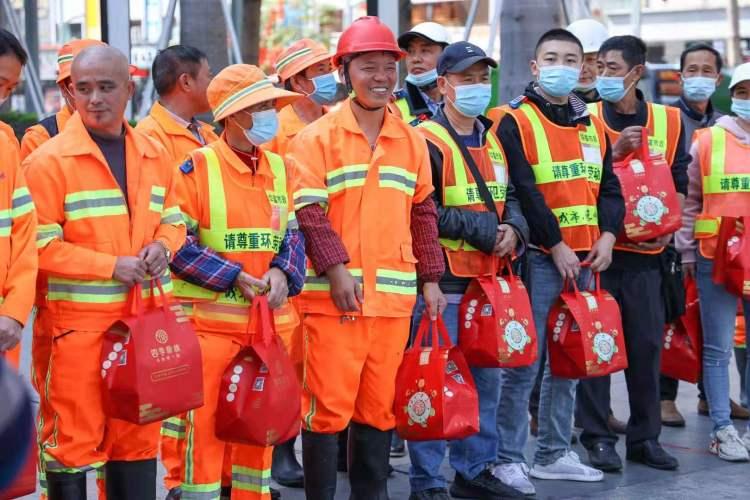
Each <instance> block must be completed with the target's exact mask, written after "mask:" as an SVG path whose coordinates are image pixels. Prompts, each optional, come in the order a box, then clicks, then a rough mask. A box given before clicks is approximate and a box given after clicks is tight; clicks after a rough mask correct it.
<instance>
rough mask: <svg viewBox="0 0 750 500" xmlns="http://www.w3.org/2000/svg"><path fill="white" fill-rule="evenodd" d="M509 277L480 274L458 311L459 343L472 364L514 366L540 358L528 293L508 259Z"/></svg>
mask: <svg viewBox="0 0 750 500" xmlns="http://www.w3.org/2000/svg"><path fill="white" fill-rule="evenodd" d="M505 267H506V269H507V270H508V275H507V277H503V276H496V273H494V272H493V273H492V275H491V276H479V277H477V278H474V279H473V280H472V281H471V283H470V284H469V288H468V289H467V290H466V293H465V294H464V296H463V299H462V300H461V305H460V306H459V310H458V317H459V325H458V346H459V348H461V351H462V352H463V353H464V357H465V358H466V362H467V363H469V365H470V366H479V367H484V368H515V367H519V366H529V365H531V364H532V363H534V361H536V357H537V335H536V327H535V325H534V316H533V314H532V312H531V302H530V301H529V294H528V292H527V291H526V287H525V286H524V285H523V282H522V281H521V280H520V279H518V278H517V277H516V276H515V275H514V274H513V270H512V269H511V266H510V260H508V259H506V260H505Z"/></svg>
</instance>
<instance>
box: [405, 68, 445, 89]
mask: <svg viewBox="0 0 750 500" xmlns="http://www.w3.org/2000/svg"><path fill="white" fill-rule="evenodd" d="M437 77H438V74H437V69H434V68H433V69H431V70H430V71H427V72H425V73H421V74H419V75H413V74H411V73H409V74H408V75H406V78H405V80H406V81H407V82H409V83H411V84H412V85H415V86H417V87H427V86H429V85H432V84H433V83H435V82H436V81H437Z"/></svg>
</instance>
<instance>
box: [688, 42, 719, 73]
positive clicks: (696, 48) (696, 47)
mask: <svg viewBox="0 0 750 500" xmlns="http://www.w3.org/2000/svg"><path fill="white" fill-rule="evenodd" d="M704 50H705V51H706V52H710V53H711V54H713V56H714V57H715V58H716V72H717V73H718V72H720V71H721V68H722V67H723V66H724V61H723V60H722V58H721V54H719V51H718V50H716V49H715V48H713V47H712V46H711V45H709V44H707V43H703V42H700V43H694V44H692V45H688V47H687V48H686V49H685V50H683V51H682V54H680V71H682V70H684V69H685V59H687V56H688V54H692V53H693V52H701V51H704Z"/></svg>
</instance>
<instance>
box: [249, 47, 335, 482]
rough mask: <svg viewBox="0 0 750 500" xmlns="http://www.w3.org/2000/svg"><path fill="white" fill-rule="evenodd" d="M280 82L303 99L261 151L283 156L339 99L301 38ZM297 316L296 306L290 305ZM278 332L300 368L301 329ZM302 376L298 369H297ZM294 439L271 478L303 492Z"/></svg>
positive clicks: (284, 59) (318, 52)
mask: <svg viewBox="0 0 750 500" xmlns="http://www.w3.org/2000/svg"><path fill="white" fill-rule="evenodd" d="M275 69H276V73H277V75H278V77H279V81H280V82H281V83H283V85H284V88H285V89H286V90H289V91H292V92H297V93H298V94H302V95H304V96H306V98H303V99H297V100H296V101H294V102H293V103H292V104H290V105H289V106H286V107H285V108H283V109H282V110H281V111H280V112H279V132H278V134H276V137H274V138H273V140H271V141H270V142H269V143H268V144H266V145H265V146H264V148H266V149H268V150H269V151H273V152H274V153H276V154H278V155H280V156H281V157H282V158H283V157H284V156H286V153H287V149H288V148H289V143H290V142H291V141H292V139H294V137H295V136H296V135H297V133H299V131H300V130H302V129H303V128H305V127H306V126H307V125H308V124H310V123H312V122H314V121H315V120H317V119H318V118H320V117H321V116H323V115H324V114H325V113H326V111H327V108H326V106H327V105H330V104H333V103H334V102H335V99H336V97H337V96H338V95H339V92H338V90H339V87H340V84H338V83H337V82H336V78H335V77H334V75H333V67H332V66H331V54H330V53H329V52H328V50H327V49H326V48H325V47H324V46H323V45H321V44H320V43H318V42H316V41H314V40H310V39H309V38H303V39H302V40H299V41H297V42H294V43H293V44H292V45H290V46H289V47H288V48H287V49H286V50H285V51H284V52H282V53H281V54H280V55H279V57H278V59H277V60H276V64H275ZM292 306H293V307H294V308H295V309H296V310H297V312H298V313H299V304H298V302H297V301H292ZM277 332H278V333H279V335H280V336H281V338H282V339H283V340H284V343H285V345H286V346H287V349H288V350H289V356H291V358H292V362H293V363H294V364H295V366H299V365H301V364H302V325H301V323H299V322H297V325H296V326H295V327H294V328H279V327H278V325H277ZM300 372H301V369H300ZM295 441H296V438H295V439H290V440H289V441H287V442H286V443H282V444H280V445H278V446H275V447H274V449H273V467H272V469H271V475H272V477H273V479H274V481H276V482H277V483H279V484H281V485H283V486H287V487H291V488H302V486H303V479H304V475H303V471H302V467H301V466H300V464H299V462H297V457H296V455H295V453H294V443H295Z"/></svg>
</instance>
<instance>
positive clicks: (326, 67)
mask: <svg viewBox="0 0 750 500" xmlns="http://www.w3.org/2000/svg"><path fill="white" fill-rule="evenodd" d="M332 71H333V66H332V65H331V62H330V61H321V62H319V63H318V64H313V65H312V66H309V67H307V68H305V70H304V71H302V72H300V73H298V74H296V75H294V76H292V78H291V82H292V90H294V91H295V92H299V93H301V94H306V95H307V94H312V93H313V92H315V84H314V83H313V82H312V79H313V78H317V77H319V76H323V75H327V74H329V73H331V72H332Z"/></svg>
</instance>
